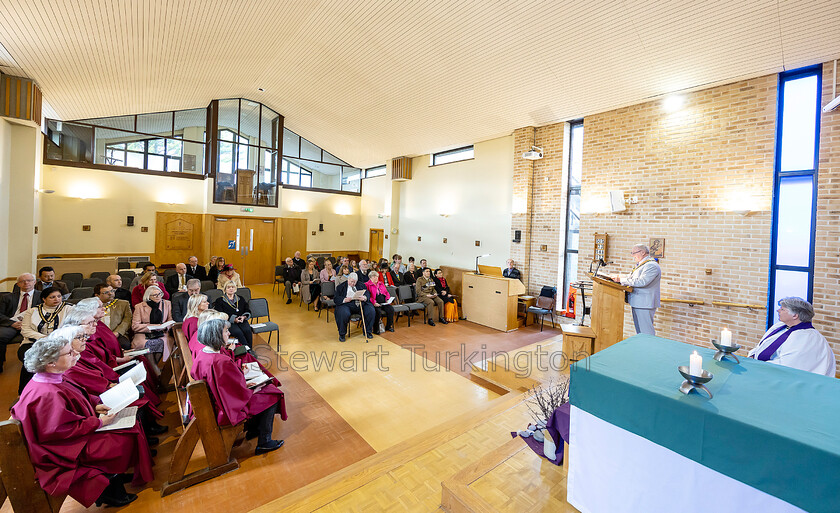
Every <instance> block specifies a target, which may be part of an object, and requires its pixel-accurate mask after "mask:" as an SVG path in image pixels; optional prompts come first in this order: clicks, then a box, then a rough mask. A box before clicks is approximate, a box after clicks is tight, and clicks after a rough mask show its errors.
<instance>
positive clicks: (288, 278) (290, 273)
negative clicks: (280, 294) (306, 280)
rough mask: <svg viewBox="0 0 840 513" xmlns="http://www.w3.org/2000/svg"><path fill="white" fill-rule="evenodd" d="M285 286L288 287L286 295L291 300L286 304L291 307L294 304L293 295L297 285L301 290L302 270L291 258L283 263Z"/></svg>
mask: <svg viewBox="0 0 840 513" xmlns="http://www.w3.org/2000/svg"><path fill="white" fill-rule="evenodd" d="M283 285H285V287H286V292H285V294H286V296H288V298H289V299H288V300H287V301H286V304H287V305H290V304H292V293H294V287H295V285H297V286H298V290H299V289H300V268H299V267H298V266H296V265H295V263H294V262H293V261H292V259H291V258H289V257H286V261H285V262H284V263H283Z"/></svg>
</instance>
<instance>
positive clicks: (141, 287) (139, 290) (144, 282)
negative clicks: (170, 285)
mask: <svg viewBox="0 0 840 513" xmlns="http://www.w3.org/2000/svg"><path fill="white" fill-rule="evenodd" d="M148 287H157V288H158V289H160V291H161V292H162V293H163V299H169V292H167V291H166V289H165V288H164V287H163V284H162V283H159V282H158V275H157V274H155V273H154V272H147V273H146V274H144V275H143V276H141V277H140V283H139V284H137V286H136V287H134V288H133V289H131V307H132V308H135V307H136V306H137V304H138V303H142V302H143V301H144V299H143V297H144V296H145V295H146V289H147V288H148Z"/></svg>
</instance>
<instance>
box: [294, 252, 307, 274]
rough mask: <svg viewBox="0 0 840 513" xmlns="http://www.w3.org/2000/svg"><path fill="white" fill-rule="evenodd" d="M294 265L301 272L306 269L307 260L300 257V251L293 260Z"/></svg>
mask: <svg viewBox="0 0 840 513" xmlns="http://www.w3.org/2000/svg"><path fill="white" fill-rule="evenodd" d="M292 263H293V264H295V265H296V266H297V268H298V269H300V270H301V271H303V270H304V269H306V260H304V259H303V258H301V257H300V251H295V257H294V258H293V259H292Z"/></svg>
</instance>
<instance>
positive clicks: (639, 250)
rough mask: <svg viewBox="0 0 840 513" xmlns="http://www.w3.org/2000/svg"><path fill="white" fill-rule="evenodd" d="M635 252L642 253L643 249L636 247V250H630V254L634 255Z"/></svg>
mask: <svg viewBox="0 0 840 513" xmlns="http://www.w3.org/2000/svg"><path fill="white" fill-rule="evenodd" d="M636 253H644V251H642V250H641V249H637V250H636V251H631V252H630V254H631V255H635V254H636Z"/></svg>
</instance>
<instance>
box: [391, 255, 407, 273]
mask: <svg viewBox="0 0 840 513" xmlns="http://www.w3.org/2000/svg"><path fill="white" fill-rule="evenodd" d="M391 260H393V262H392V263H391V268H392V269H393V270H394V271H395V272H396V273H397V274H404V273H405V272H406V271H407V270H408V267H407V266H406V265H405V264H404V263H403V261H402V256H401V255H398V254H396V253H395V254H394V256H392V257H391Z"/></svg>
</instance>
